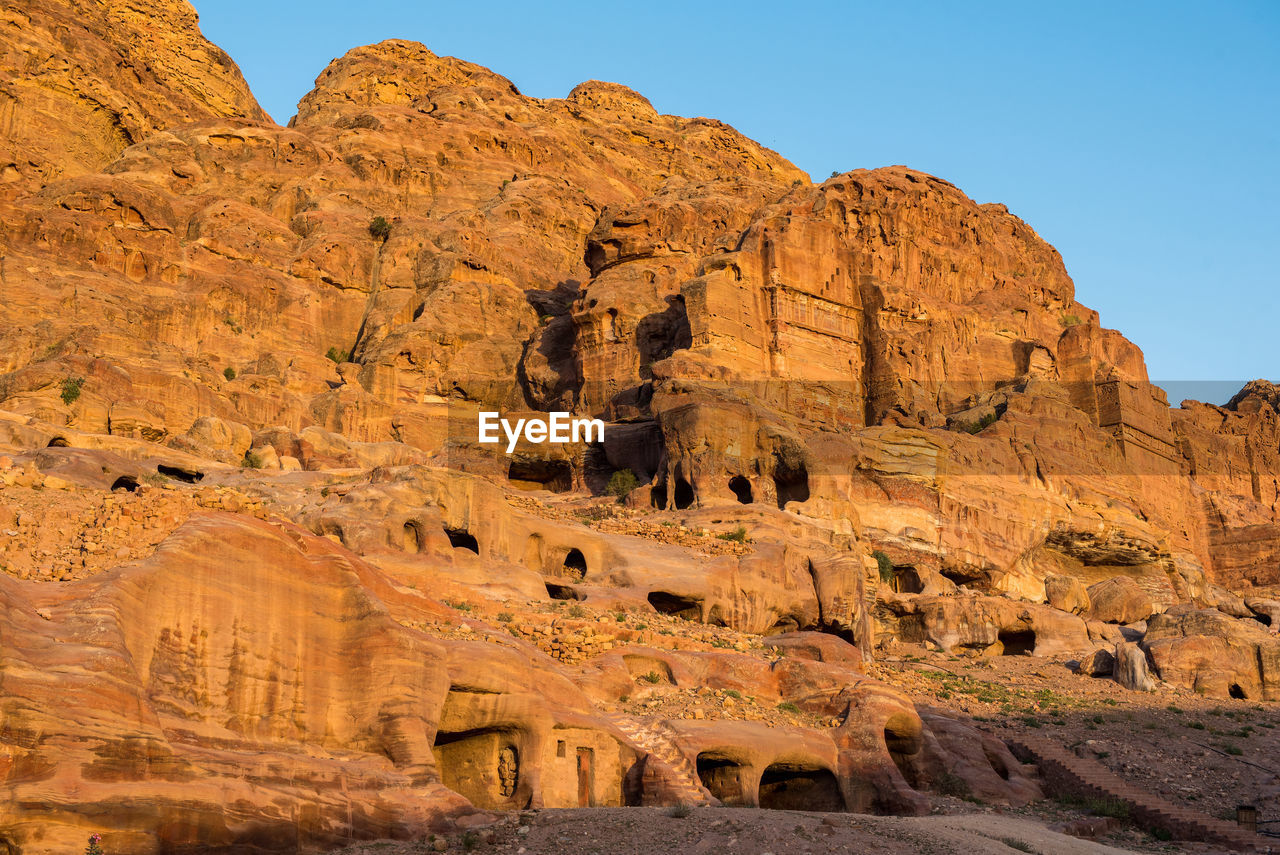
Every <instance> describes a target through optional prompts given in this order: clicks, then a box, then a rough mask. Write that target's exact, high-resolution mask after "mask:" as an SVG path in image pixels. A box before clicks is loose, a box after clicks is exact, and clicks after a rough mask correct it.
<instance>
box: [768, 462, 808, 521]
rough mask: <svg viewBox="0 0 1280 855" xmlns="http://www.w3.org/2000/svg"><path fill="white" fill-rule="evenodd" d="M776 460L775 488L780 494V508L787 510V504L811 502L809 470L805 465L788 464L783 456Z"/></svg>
mask: <svg viewBox="0 0 1280 855" xmlns="http://www.w3.org/2000/svg"><path fill="white" fill-rule="evenodd" d="M776 460H777V463H776V465H775V466H774V469H773V486H774V489H775V490H776V491H777V494H778V507H779V508H784V509H785V508H786V506H787V502H807V501H809V470H808V469H807V468H806V467H805V465H804V463H802V462H796V463H788V462H787V460H786V458H784V457H783V456H782V455H778V456H777V457H776Z"/></svg>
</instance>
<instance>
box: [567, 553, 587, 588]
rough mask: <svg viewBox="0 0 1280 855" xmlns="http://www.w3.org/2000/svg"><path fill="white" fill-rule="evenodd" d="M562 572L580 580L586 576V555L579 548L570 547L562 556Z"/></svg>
mask: <svg viewBox="0 0 1280 855" xmlns="http://www.w3.org/2000/svg"><path fill="white" fill-rule="evenodd" d="M564 572H565V575H566V576H568V577H569V578H571V579H575V580H577V581H579V582H581V581H582V580H583V579H585V578H586V576H587V557H586V556H585V555H583V554H582V550H581V549H570V550H569V554H568V555H566V556H565V557H564Z"/></svg>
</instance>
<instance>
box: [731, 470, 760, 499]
mask: <svg viewBox="0 0 1280 855" xmlns="http://www.w3.org/2000/svg"><path fill="white" fill-rule="evenodd" d="M729 489H730V490H732V491H733V495H734V496H736V497H737V498H738V501H739V502H740V503H741V504H744V505H749V504H751V503H752V502H753V501H755V498H754V497H753V496H752V494H751V482H750V481H748V480H747V479H746V478H743V477H742V476H741V475H734V476H733V477H732V478H730V479H729Z"/></svg>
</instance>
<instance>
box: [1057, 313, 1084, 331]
mask: <svg viewBox="0 0 1280 855" xmlns="http://www.w3.org/2000/svg"><path fill="white" fill-rule="evenodd" d="M1058 320H1059V321H1061V322H1062V325H1063V326H1064V327H1075V326H1079V325H1080V324H1082V323H1084V321H1082V320H1080V316H1079V315H1069V314H1067V313H1066V312H1063V313H1062V315H1061V316H1059V318H1058Z"/></svg>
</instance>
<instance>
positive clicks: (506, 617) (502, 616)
mask: <svg viewBox="0 0 1280 855" xmlns="http://www.w3.org/2000/svg"><path fill="white" fill-rule="evenodd" d="M515 619H516V616H515V615H513V614H512V613H511V612H498V620H500V621H501V622H503V623H511V622H512V621H513V620H515Z"/></svg>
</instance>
